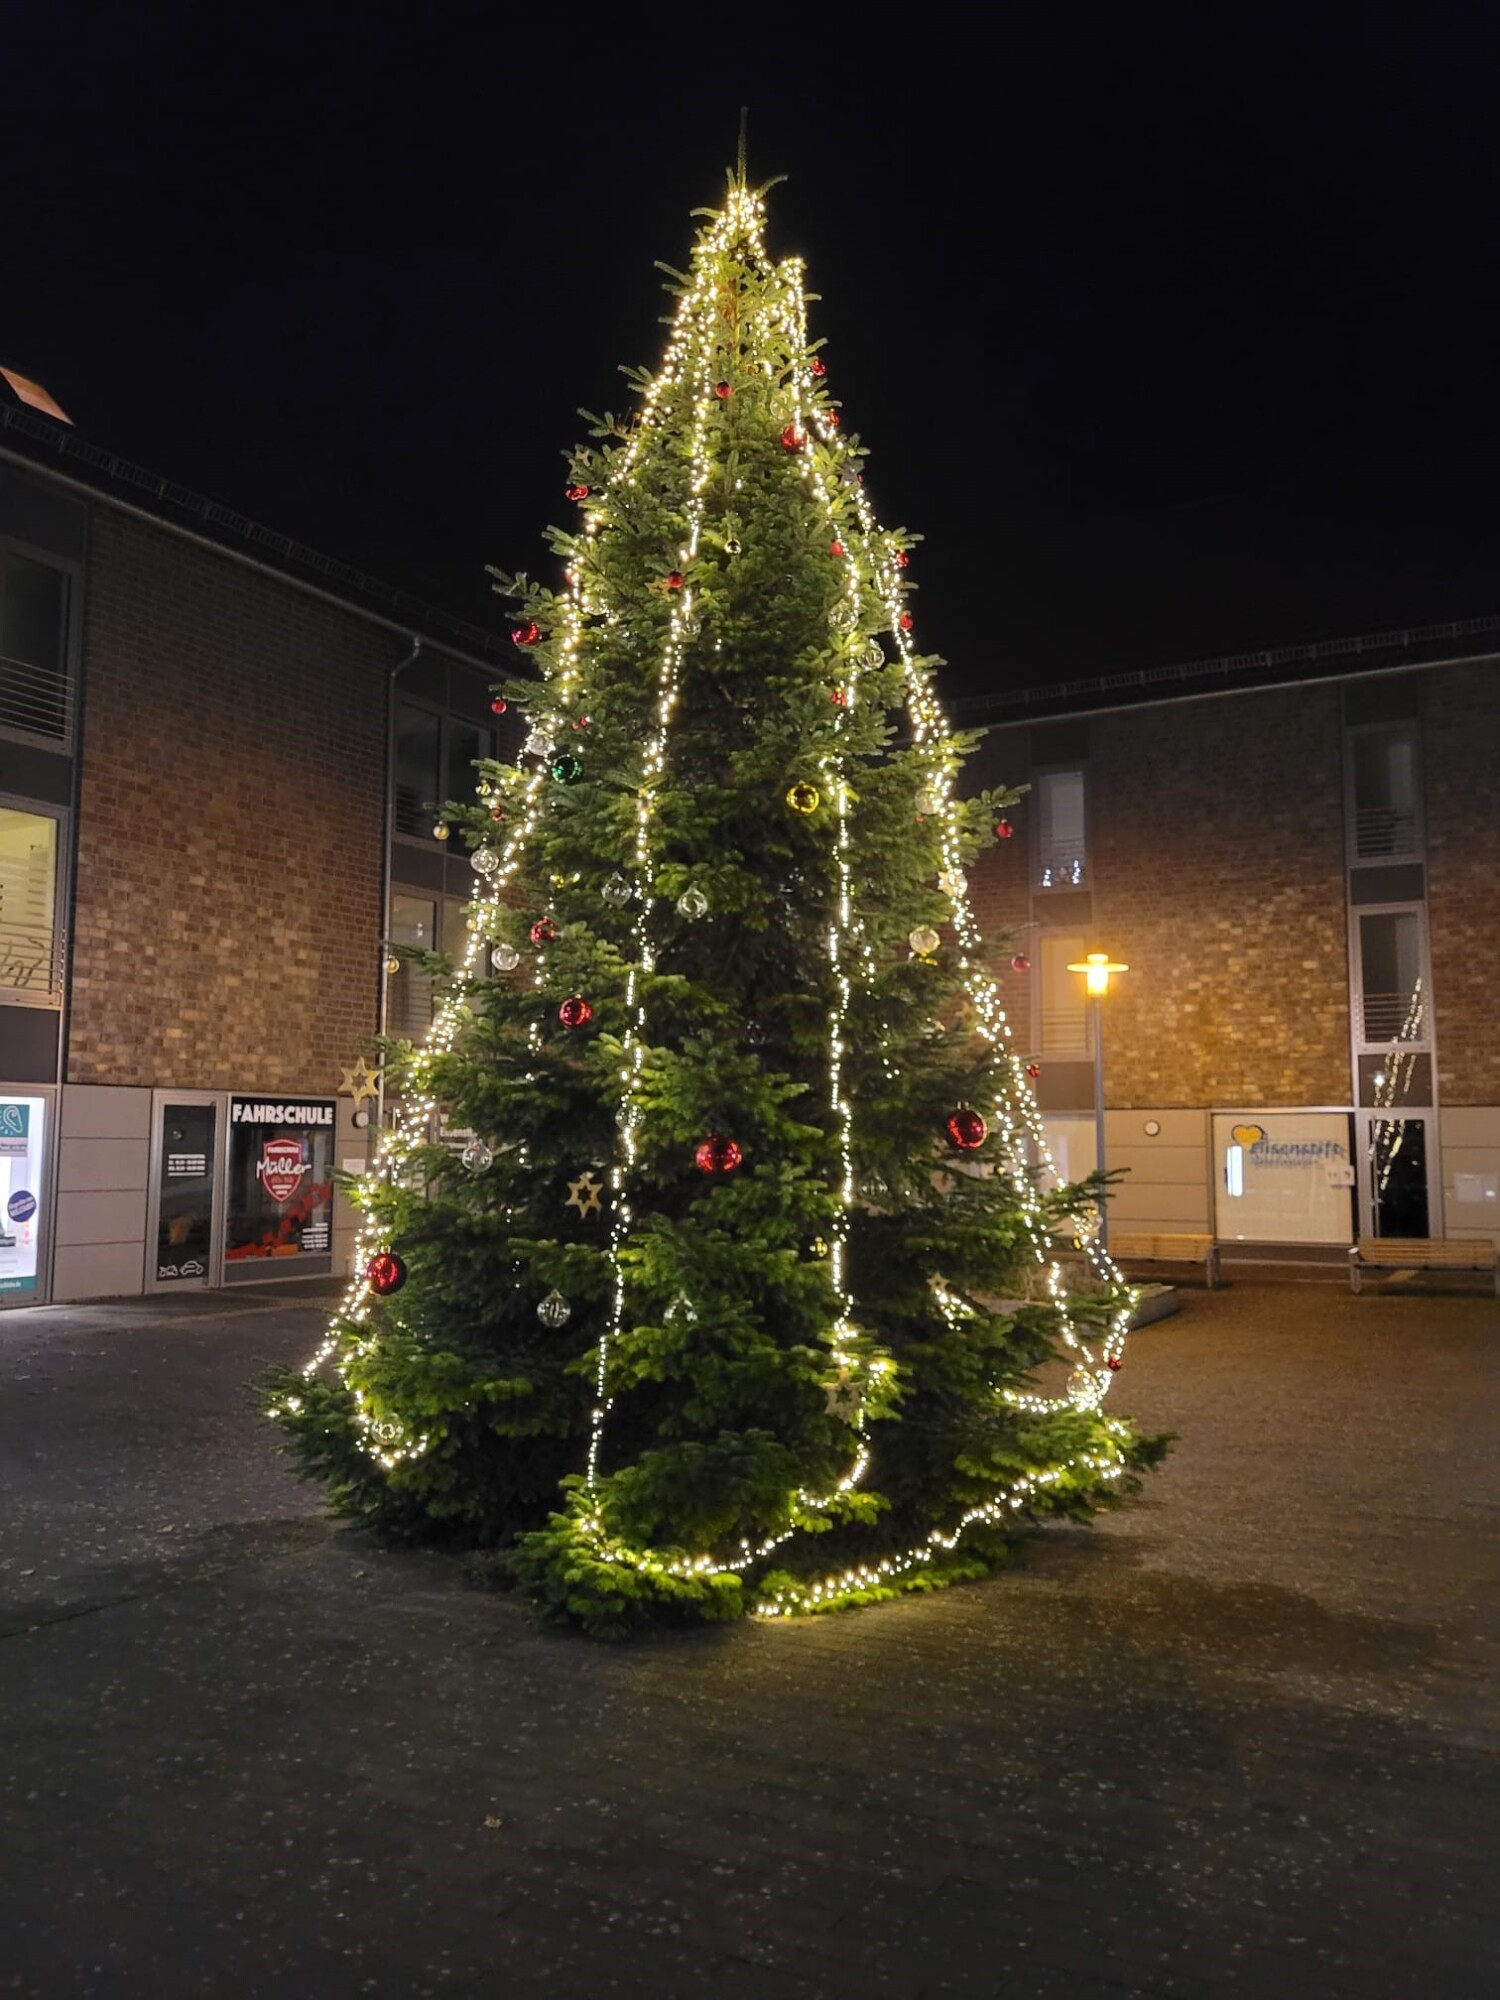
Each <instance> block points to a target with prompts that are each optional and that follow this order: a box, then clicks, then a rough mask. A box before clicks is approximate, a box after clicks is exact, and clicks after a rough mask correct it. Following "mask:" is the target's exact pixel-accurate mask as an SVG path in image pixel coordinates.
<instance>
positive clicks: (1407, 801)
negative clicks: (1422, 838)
mask: <svg viewBox="0 0 1500 2000" xmlns="http://www.w3.org/2000/svg"><path fill="white" fill-rule="evenodd" d="M1349 767H1350V783H1351V790H1352V800H1353V824H1352V827H1351V834H1352V854H1353V859H1354V860H1356V861H1384V860H1387V859H1390V858H1393V857H1394V858H1404V857H1406V856H1409V855H1416V854H1417V853H1419V852H1420V844H1419V828H1418V824H1417V743H1416V732H1415V729H1414V726H1413V725H1412V724H1411V723H1410V722H1394V723H1387V724H1385V725H1384V726H1382V727H1379V728H1373V729H1356V730H1354V731H1353V732H1352V733H1351V735H1350V738H1349Z"/></svg>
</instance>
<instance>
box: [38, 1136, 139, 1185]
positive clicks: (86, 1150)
mask: <svg viewBox="0 0 1500 2000" xmlns="http://www.w3.org/2000/svg"><path fill="white" fill-rule="evenodd" d="M149 1168H150V1152H149V1142H148V1140H147V1139H146V1138H145V1136H144V1135H143V1136H142V1137H141V1138H139V1139H64V1140H63V1142H62V1146H61V1148H60V1150H59V1157H58V1167H57V1190H58V1193H59V1195H64V1194H92V1193H95V1192H97V1191H100V1190H103V1189H107V1188H112V1189H124V1188H131V1189H135V1188H141V1189H144V1187H145V1186H146V1182H147V1177H148V1172H149Z"/></svg>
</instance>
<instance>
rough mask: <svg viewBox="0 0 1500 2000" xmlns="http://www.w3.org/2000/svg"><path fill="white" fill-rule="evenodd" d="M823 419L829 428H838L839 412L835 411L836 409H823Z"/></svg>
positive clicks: (832, 429)
mask: <svg viewBox="0 0 1500 2000" xmlns="http://www.w3.org/2000/svg"><path fill="white" fill-rule="evenodd" d="M823 421H824V422H825V423H826V424H827V426H828V428H829V429H830V430H831V431H836V430H837V429H838V427H839V413H838V411H837V410H825V411H824V412H823Z"/></svg>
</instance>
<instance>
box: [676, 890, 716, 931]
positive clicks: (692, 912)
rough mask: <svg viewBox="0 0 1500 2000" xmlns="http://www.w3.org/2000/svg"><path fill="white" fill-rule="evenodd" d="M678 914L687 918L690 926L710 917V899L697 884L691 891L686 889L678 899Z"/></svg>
mask: <svg viewBox="0 0 1500 2000" xmlns="http://www.w3.org/2000/svg"><path fill="white" fill-rule="evenodd" d="M677 914H678V916H679V917H686V918H687V920H688V922H689V923H690V924H695V923H697V921H698V919H699V918H700V917H706V916H707V915H708V898H707V896H705V895H704V893H703V891H702V890H701V889H700V888H699V887H698V885H697V883H696V882H695V883H694V884H693V886H692V887H691V888H690V889H684V890H683V892H682V894H681V895H680V896H679V897H678V898H677Z"/></svg>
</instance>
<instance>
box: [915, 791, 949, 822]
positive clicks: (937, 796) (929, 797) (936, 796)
mask: <svg viewBox="0 0 1500 2000" xmlns="http://www.w3.org/2000/svg"><path fill="white" fill-rule="evenodd" d="M915 804H916V808H917V811H918V812H919V813H920V814H921V815H922V817H923V819H931V818H933V816H934V815H935V814H937V813H940V812H941V811H942V810H943V795H942V793H941V792H935V791H934V790H933V789H932V787H931V785H924V786H923V787H922V789H921V791H920V792H918V793H917V796H916V800H915Z"/></svg>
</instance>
